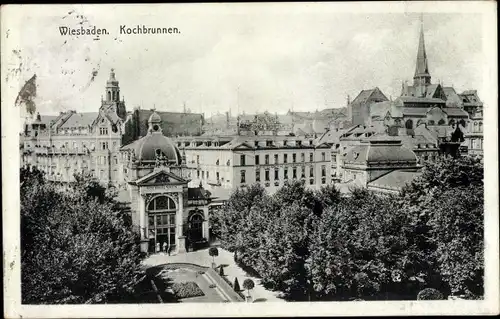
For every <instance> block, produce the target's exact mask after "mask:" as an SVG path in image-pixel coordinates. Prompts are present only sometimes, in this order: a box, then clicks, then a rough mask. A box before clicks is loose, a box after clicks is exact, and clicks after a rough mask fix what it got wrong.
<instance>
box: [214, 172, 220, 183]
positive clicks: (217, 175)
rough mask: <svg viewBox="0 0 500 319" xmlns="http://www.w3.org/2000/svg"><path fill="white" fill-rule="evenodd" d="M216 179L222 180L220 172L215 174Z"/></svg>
mask: <svg viewBox="0 0 500 319" xmlns="http://www.w3.org/2000/svg"><path fill="white" fill-rule="evenodd" d="M215 178H217V181H219V178H220V175H219V172H216V173H215Z"/></svg>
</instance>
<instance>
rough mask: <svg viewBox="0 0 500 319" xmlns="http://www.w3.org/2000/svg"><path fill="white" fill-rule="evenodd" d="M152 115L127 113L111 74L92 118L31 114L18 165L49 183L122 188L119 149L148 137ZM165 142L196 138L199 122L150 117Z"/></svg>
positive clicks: (187, 117) (182, 116)
mask: <svg viewBox="0 0 500 319" xmlns="http://www.w3.org/2000/svg"><path fill="white" fill-rule="evenodd" d="M153 112H154V111H153V110H141V109H134V110H133V111H132V112H127V110H126V106H125V101H124V99H123V97H122V96H121V93H120V86H119V82H118V80H117V79H116V76H115V72H114V70H113V69H112V70H111V73H110V77H109V80H108V81H107V82H106V86H105V94H104V97H102V98H101V106H100V107H99V109H98V111H97V112H76V111H69V112H61V113H60V114H59V115H57V116H44V115H40V114H37V115H36V117H35V119H34V121H32V122H31V123H28V124H26V126H25V130H24V133H23V134H22V136H21V143H22V145H21V165H32V166H36V167H38V168H39V169H41V170H42V171H44V172H45V173H46V176H47V178H48V179H49V180H52V181H58V182H71V181H74V174H75V173H90V174H92V175H93V176H95V177H97V178H98V179H99V180H100V181H101V182H103V183H105V184H112V185H115V186H121V187H123V185H124V184H123V182H124V180H123V172H122V171H121V170H120V163H119V156H120V148H121V147H122V146H123V145H126V144H129V143H131V142H133V141H135V140H137V139H138V138H140V137H143V136H145V135H146V134H147V132H148V119H149V117H150V116H151V114H152V113H153ZM156 113H157V114H158V115H159V116H160V118H161V119H162V122H161V125H162V131H163V133H164V134H165V135H168V136H177V135H200V134H201V128H202V125H203V121H204V120H203V116H202V115H201V114H193V113H186V112H184V113H174V112H156Z"/></svg>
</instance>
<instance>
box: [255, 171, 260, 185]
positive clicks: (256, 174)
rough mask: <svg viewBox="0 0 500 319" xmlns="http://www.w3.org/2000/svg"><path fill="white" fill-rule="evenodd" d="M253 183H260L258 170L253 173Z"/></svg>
mask: <svg viewBox="0 0 500 319" xmlns="http://www.w3.org/2000/svg"><path fill="white" fill-rule="evenodd" d="M255 181H256V182H260V169H257V170H256V171H255Z"/></svg>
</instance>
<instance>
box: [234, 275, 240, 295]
mask: <svg viewBox="0 0 500 319" xmlns="http://www.w3.org/2000/svg"><path fill="white" fill-rule="evenodd" d="M233 289H234V291H236V292H239V291H240V290H241V289H240V283H239V282H238V278H234V285H233Z"/></svg>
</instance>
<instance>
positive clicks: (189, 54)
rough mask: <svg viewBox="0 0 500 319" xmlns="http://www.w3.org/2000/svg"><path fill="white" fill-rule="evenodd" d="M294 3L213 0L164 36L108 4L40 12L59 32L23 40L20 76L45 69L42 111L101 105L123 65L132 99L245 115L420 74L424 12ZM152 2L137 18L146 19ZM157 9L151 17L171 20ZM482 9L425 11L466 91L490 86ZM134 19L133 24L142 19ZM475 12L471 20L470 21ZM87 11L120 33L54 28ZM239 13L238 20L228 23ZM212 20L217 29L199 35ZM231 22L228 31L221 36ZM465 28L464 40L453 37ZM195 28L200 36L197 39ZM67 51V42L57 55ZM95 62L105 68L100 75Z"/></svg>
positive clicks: (307, 105)
mask: <svg viewBox="0 0 500 319" xmlns="http://www.w3.org/2000/svg"><path fill="white" fill-rule="evenodd" d="M293 7H294V6H291V7H290V9H289V10H287V7H284V8H285V10H283V13H282V15H280V16H279V18H278V19H276V18H275V19H274V20H272V19H271V17H276V16H275V15H272V14H270V13H269V14H267V13H264V11H263V10H260V9H259V7H258V6H256V7H255V9H254V10H250V11H249V12H245V19H238V16H240V17H239V18H241V13H239V14H238V13H235V14H233V15H227V14H225V13H224V10H220V11H217V10H212V11H210V10H208V11H207V12H208V13H207V14H206V17H207V20H206V21H208V22H210V23H206V25H205V24H203V26H202V25H200V23H199V22H198V23H197V22H196V21H191V20H192V19H191V20H190V21H189V24H188V23H187V22H183V20H182V19H179V18H177V20H171V21H172V22H171V23H170V22H168V23H166V24H168V25H171V26H175V27H178V28H179V30H180V31H181V34H178V35H162V36H164V37H166V38H165V41H163V42H159V41H156V40H157V37H158V36H159V35H143V36H138V37H134V36H131V35H126V36H125V35H120V34H119V32H118V26H119V25H120V23H123V21H122V20H120V19H119V18H116V17H113V18H111V19H109V20H107V21H106V20H104V19H102V18H103V17H102V15H103V13H102V12H103V11H102V10H101V11H97V10H95V8H87V7H82V9H81V12H76V11H74V12H72V13H71V14H69V15H68V14H67V15H66V16H64V17H60V16H58V17H57V18H54V14H50V16H48V15H47V14H46V13H39V14H38V15H35V16H34V17H33V18H30V19H36V20H38V21H37V24H36V25H37V30H31V31H32V32H34V33H35V34H37V33H41V32H43V33H49V34H48V36H49V38H50V40H51V41H41V42H39V43H36V42H37V41H38V40H35V41H33V40H28V39H23V40H22V41H21V42H22V43H21V48H20V53H19V56H20V57H17V59H20V60H22V62H23V68H24V69H22V70H21V77H22V80H21V82H23V81H26V80H27V79H28V78H29V77H30V76H32V75H33V74H34V73H36V74H37V85H38V92H37V93H38V96H37V99H36V104H37V111H39V112H40V113H42V114H55V113H58V112H61V111H68V110H77V111H79V112H93V111H95V110H96V108H98V106H99V103H100V99H101V95H103V94H104V92H103V90H102V85H101V84H102V83H103V82H105V81H106V79H107V77H108V74H109V71H110V69H111V68H114V69H115V72H116V77H117V79H118V80H119V81H120V85H121V88H122V90H121V92H122V96H124V97H125V101H126V105H127V110H128V111H131V110H132V109H133V108H134V107H136V106H140V107H141V108H143V109H151V108H155V109H157V110H159V111H173V112H182V111H183V110H184V105H185V106H186V109H189V110H191V111H192V112H195V113H204V114H205V116H206V117H209V116H210V115H211V114H212V113H213V114H217V113H224V112H225V111H229V110H231V113H232V114H233V115H235V114H238V113H243V112H246V113H247V114H248V113H255V112H264V111H266V110H267V111H270V112H272V113H274V112H277V113H280V114H281V113H286V112H287V111H288V110H292V109H293V110H294V111H315V110H316V109H318V110H321V109H325V108H341V107H345V106H346V103H347V96H348V95H349V96H350V97H351V100H352V99H353V98H354V97H355V96H356V95H357V94H358V93H359V92H360V91H361V90H363V89H370V88H373V87H379V88H380V89H381V90H382V91H383V92H384V93H385V94H386V95H387V97H391V96H392V97H393V98H395V97H397V96H399V95H400V91H401V84H402V83H403V82H404V81H408V82H409V83H411V80H412V77H413V73H414V69H415V60H416V51H417V45H418V33H419V29H420V16H421V15H420V13H408V14H403V13H385V14H380V13H377V14H350V13H335V14H332V13H329V14H322V13H320V12H319V11H320V10H309V12H306V13H305V14H301V15H296V14H294V9H293ZM120 8H121V7H120V6H118V7H117V9H116V10H118V11H119V10H121V9H120ZM318 8H319V7H318ZM323 8H329V7H328V6H327V7H323ZM160 10H164V9H160ZM184 10H187V11H189V10H197V9H194V8H189V7H185V8H184ZM171 11H172V12H175V10H171ZM327 11H328V10H327ZM69 12H71V11H70V10H68V11H67V13H69ZM144 14H146V13H142V14H139V15H138V18H133V19H137V20H138V21H139V20H140V18H142V17H143V16H144ZM165 14H166V15H167V16H168V14H169V12H165ZM172 14H174V13H172ZM77 16H78V17H77ZM158 16H161V15H156V16H155V17H158ZM177 16H178V15H177ZM155 17H150V18H151V19H150V21H151V22H148V23H150V25H153V26H154V25H162V24H161V23H160V22H157V21H158V20H159V19H158V18H155ZM480 17H481V15H480V14H473V13H472V14H441V13H439V14H438V13H424V14H423V20H424V32H425V37H426V49H427V54H428V59H429V71H430V73H431V76H432V79H433V82H434V83H442V84H444V85H446V86H452V85H453V86H454V87H455V89H456V90H457V91H458V92H461V91H464V90H468V89H472V88H474V89H477V90H478V92H479V95H480V96H482V95H481V93H482V92H484V89H483V87H484V85H483V81H482V62H481V50H482V36H481V31H482V28H481V23H480ZM133 19H132V20H130V19H129V20H128V21H127V25H131V26H134V25H135V24H136V23H135V20H133ZM163 20H168V19H166V18H165V19H163ZM464 20H466V21H470V23H467V24H464V23H463V21H464ZM142 21H144V19H143V20H142ZM79 22H82V24H81V25H88V26H91V25H95V26H99V27H101V28H107V29H108V30H109V32H110V35H106V36H101V39H100V40H98V41H97V40H93V39H92V37H89V38H85V39H84V38H80V39H78V40H77V39H73V38H69V37H67V36H66V37H65V36H61V35H60V34H58V33H59V31H58V30H56V29H54V25H58V24H59V23H61V25H62V24H63V23H64V25H68V26H73V27H76V26H77V25H80V24H79ZM163 24H165V22H163ZM31 25H32V26H33V25H35V24H31ZM49 25H50V28H49ZM228 25H231V26H232V30H227V28H225V26H228ZM44 26H47V27H44ZM202 27H203V32H204V34H206V37H202V38H200V36H199V33H198V32H201V30H202V29H201V28H202ZM52 29H54V30H52ZM115 29H116V30H115ZM27 31H30V30H27ZM222 31H224V37H220V36H217V34H221V32H222ZM153 37H154V39H153ZM456 37H460V38H461V39H462V40H461V41H450V39H452V38H456ZM34 38H35V39H36V38H37V37H34ZM46 38H47V37H45V39H46ZM195 38H196V40H197V41H198V42H199V43H198V44H197V45H195V44H194V43H191V42H190V39H195ZM294 38H296V39H299V38H300V39H305V40H301V41H300V42H299V41H294V40H293V39H294ZM150 40H151V42H149V41H150ZM153 40H155V41H154V42H153ZM76 42H78V44H79V45H80V47H81V48H80V49H79V50H76V48H75V45H76ZM49 43H50V45H48V44H49ZM82 43H84V45H83V47H82V46H81V45H82ZM153 43H154V44H153ZM294 43H295V44H294ZM139 48H140V49H139ZM255 48H260V49H258V50H256V49H255ZM235 49H236V50H235ZM250 50H252V51H250ZM56 51H59V54H57V55H53V53H54V52H56ZM25 52H27V53H29V54H26V55H25ZM250 52H251V53H250ZM27 55H29V56H30V57H31V58H30V59H27V58H26V56H27ZM12 61H16V57H13V58H12V59H11V63H12ZM41 61H43V62H41ZM129 61H134V63H130V62H129ZM147 61H157V63H150V64H147V63H146V62H147ZM242 62H244V63H242ZM353 66H357V67H356V68H354V67H353ZM93 71H97V74H96V75H95V76H94V77H93V81H91V80H90V79H91V77H92V75H93V73H92V72H93ZM238 92H239V93H238ZM486 104H487V103H486Z"/></svg>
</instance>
